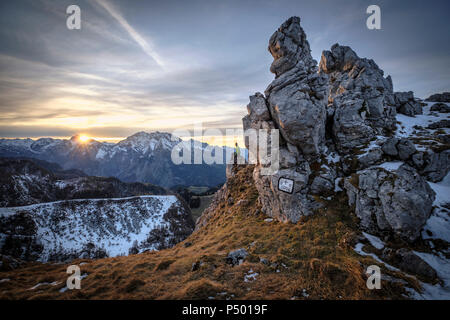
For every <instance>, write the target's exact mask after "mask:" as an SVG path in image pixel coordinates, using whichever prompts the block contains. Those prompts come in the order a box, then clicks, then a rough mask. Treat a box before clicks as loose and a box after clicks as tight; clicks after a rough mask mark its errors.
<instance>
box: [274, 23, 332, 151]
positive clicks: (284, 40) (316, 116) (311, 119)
mask: <svg viewBox="0 0 450 320" xmlns="http://www.w3.org/2000/svg"><path fill="white" fill-rule="evenodd" d="M269 51H270V53H271V54H272V56H273V58H274V61H273V63H272V65H271V67H270V71H272V72H273V73H275V75H276V79H275V80H274V81H273V82H272V83H271V84H270V85H269V86H268V87H267V89H266V91H265V95H266V100H267V102H268V107H269V109H270V113H271V115H272V117H273V120H274V122H275V123H276V127H277V128H278V129H279V130H280V131H281V134H282V136H283V138H284V139H285V140H286V141H287V142H289V143H291V144H293V145H295V146H297V147H298V148H300V149H301V150H302V151H303V153H304V154H317V153H319V146H320V145H321V144H322V143H323V142H324V138H325V116H326V110H325V109H326V90H327V77H326V76H323V75H319V74H317V63H316V61H315V60H314V59H313V58H312V56H311V50H310V48H309V43H308V41H307V40H306V35H305V32H304V31H303V29H302V28H301V27H300V18H297V17H293V18H290V19H289V20H287V21H286V22H285V23H283V25H282V26H281V27H280V28H279V29H278V30H277V31H276V32H275V33H274V34H273V35H272V37H271V38H270V40H269Z"/></svg>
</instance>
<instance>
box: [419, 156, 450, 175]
mask: <svg viewBox="0 0 450 320" xmlns="http://www.w3.org/2000/svg"><path fill="white" fill-rule="evenodd" d="M449 171H450V150H445V151H442V152H440V153H427V154H426V155H425V156H424V168H423V169H422V170H420V173H421V174H422V175H423V176H424V177H425V178H426V179H427V180H430V181H432V182H438V181H441V180H442V179H444V177H445V176H446V175H447V173H448V172H449Z"/></svg>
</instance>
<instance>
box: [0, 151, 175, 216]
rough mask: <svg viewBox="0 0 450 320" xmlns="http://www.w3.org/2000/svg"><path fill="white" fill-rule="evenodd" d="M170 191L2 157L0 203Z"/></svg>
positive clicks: (51, 164) (0, 162)
mask: <svg viewBox="0 0 450 320" xmlns="http://www.w3.org/2000/svg"><path fill="white" fill-rule="evenodd" d="M167 193H168V192H167V190H165V189H164V188H162V187H159V186H155V185H152V184H148V183H140V182H134V183H126V182H122V181H120V180H119V179H117V178H113V177H109V178H107V177H88V176H86V175H85V174H84V173H83V172H80V171H77V170H69V171H64V170H61V168H60V167H59V165H57V164H55V163H50V162H46V161H43V160H35V159H19V158H0V207H12V206H26V205H31V204H37V203H42V202H51V201H57V200H72V199H95V198H122V197H130V196H140V195H166V194H167Z"/></svg>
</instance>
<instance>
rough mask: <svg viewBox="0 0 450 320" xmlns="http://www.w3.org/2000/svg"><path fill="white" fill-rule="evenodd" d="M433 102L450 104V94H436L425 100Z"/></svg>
mask: <svg viewBox="0 0 450 320" xmlns="http://www.w3.org/2000/svg"><path fill="white" fill-rule="evenodd" d="M425 101H431V102H450V92H442V93H435V94H432V95H431V96H429V97H428V98H426V99H425Z"/></svg>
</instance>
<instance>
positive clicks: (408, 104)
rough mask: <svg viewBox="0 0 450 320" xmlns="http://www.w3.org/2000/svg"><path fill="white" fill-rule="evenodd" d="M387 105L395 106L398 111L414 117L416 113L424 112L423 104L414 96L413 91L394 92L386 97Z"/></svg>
mask: <svg viewBox="0 0 450 320" xmlns="http://www.w3.org/2000/svg"><path fill="white" fill-rule="evenodd" d="M385 102H386V104H387V105H390V106H394V107H395V108H396V110H397V113H402V114H404V115H407V116H410V117H414V116H415V115H416V114H422V105H421V104H420V102H419V101H417V100H416V99H415V98H414V94H413V92H412V91H408V92H394V93H393V94H391V95H387V96H386V97H385Z"/></svg>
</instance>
